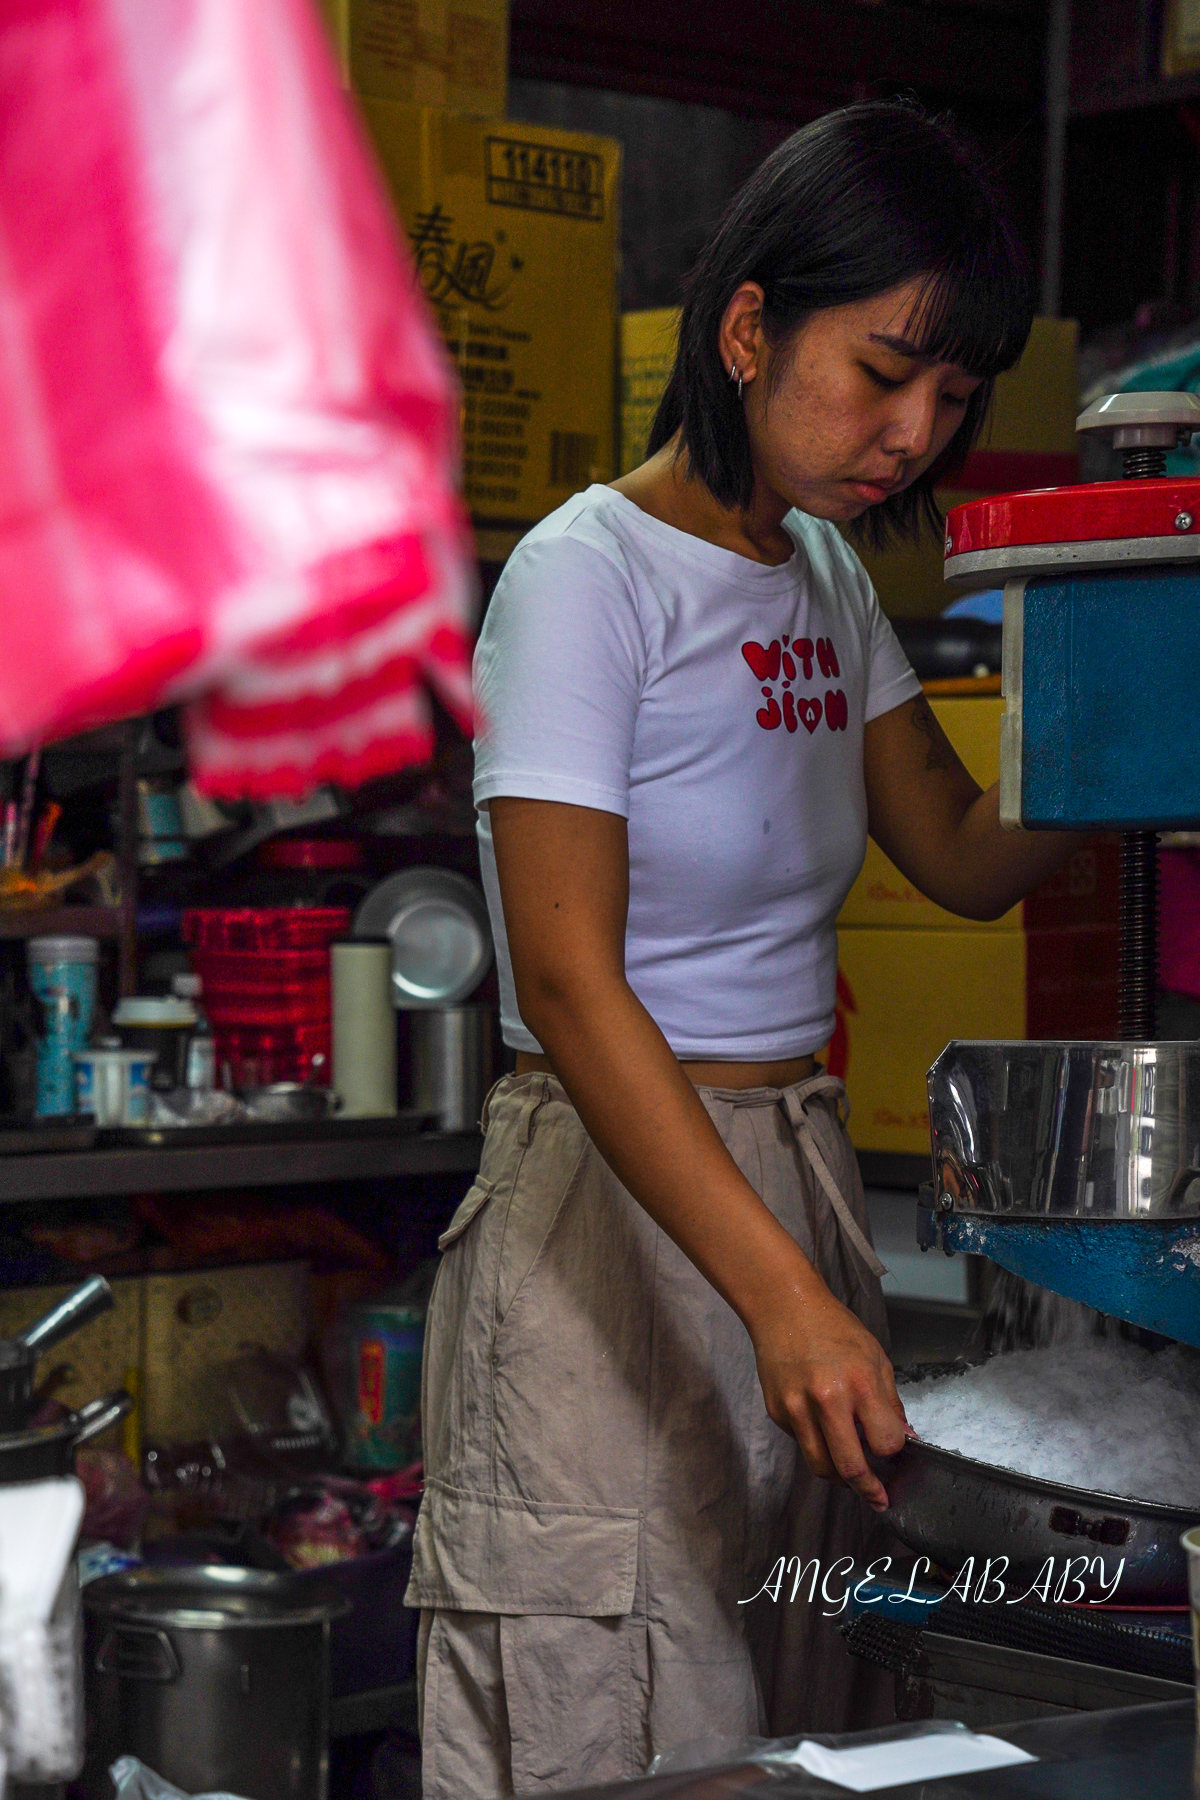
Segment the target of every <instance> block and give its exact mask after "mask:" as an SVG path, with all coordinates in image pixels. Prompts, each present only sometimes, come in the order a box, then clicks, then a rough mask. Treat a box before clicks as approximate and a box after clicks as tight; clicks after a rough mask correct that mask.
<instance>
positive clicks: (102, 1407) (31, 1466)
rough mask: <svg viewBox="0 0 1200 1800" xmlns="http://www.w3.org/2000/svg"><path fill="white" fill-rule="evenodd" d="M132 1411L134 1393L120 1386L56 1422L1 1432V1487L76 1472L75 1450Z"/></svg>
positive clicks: (44, 1479)
mask: <svg viewBox="0 0 1200 1800" xmlns="http://www.w3.org/2000/svg"><path fill="white" fill-rule="evenodd" d="M132 1410H133V1396H132V1395H131V1394H128V1393H126V1391H125V1389H124V1388H117V1389H116V1391H115V1392H114V1393H111V1394H108V1395H106V1396H105V1398H104V1399H103V1400H89V1401H88V1403H87V1405H86V1406H81V1407H80V1408H79V1410H78V1411H77V1412H70V1413H67V1415H66V1417H65V1418H62V1419H57V1420H56V1421H55V1423H54V1424H53V1425H39V1426H35V1427H33V1428H31V1429H30V1430H28V1431H9V1432H5V1433H4V1434H3V1435H0V1486H3V1485H5V1484H7V1483H8V1482H10V1481H47V1480H49V1479H50V1478H51V1477H53V1476H57V1475H73V1474H74V1473H75V1452H76V1450H78V1449H79V1447H80V1445H81V1444H86V1443H89V1442H90V1441H91V1439H92V1438H95V1437H99V1436H100V1434H101V1432H103V1431H107V1430H108V1429H109V1428H110V1427H111V1426H113V1425H115V1424H116V1423H117V1422H118V1420H120V1419H123V1418H124V1417H125V1415H126V1413H128V1412H132Z"/></svg>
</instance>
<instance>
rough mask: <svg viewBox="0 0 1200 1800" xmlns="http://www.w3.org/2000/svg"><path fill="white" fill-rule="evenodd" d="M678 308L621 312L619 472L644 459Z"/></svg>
mask: <svg viewBox="0 0 1200 1800" xmlns="http://www.w3.org/2000/svg"><path fill="white" fill-rule="evenodd" d="M678 330H679V309H678V307H675V306H663V307H659V308H657V309H656V310H655V311H653V312H627V313H622V314H621V473H622V475H628V473H629V471H630V470H631V469H636V468H637V467H638V466H639V465H640V464H641V463H644V462H645V460H646V440H647V439H648V438H649V436H650V427H651V425H652V424H653V423H654V415H655V413H656V412H657V411H658V403H659V401H660V400H661V399H662V394H663V389H664V388H665V387H666V385H667V381H668V379H669V377H670V374H671V368H672V365H673V364H674V361H675V342H676V335H677V333H678Z"/></svg>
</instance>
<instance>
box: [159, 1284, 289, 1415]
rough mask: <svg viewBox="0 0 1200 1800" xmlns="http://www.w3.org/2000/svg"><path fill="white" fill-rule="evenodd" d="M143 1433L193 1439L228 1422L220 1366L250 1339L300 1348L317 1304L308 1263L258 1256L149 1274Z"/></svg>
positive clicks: (282, 1348) (283, 1351)
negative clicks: (234, 1264)
mask: <svg viewBox="0 0 1200 1800" xmlns="http://www.w3.org/2000/svg"><path fill="white" fill-rule="evenodd" d="M144 1283H145V1298H144V1302H143V1317H144V1326H143V1331H144V1336H143V1347H142V1394H141V1428H142V1435H143V1437H145V1438H148V1439H157V1440H159V1441H162V1440H167V1439H173V1440H175V1441H179V1442H187V1441H188V1440H189V1439H192V1438H199V1437H204V1436H206V1435H208V1434H209V1433H210V1432H217V1431H220V1430H222V1429H223V1427H224V1424H225V1404H224V1396H223V1394H222V1392H221V1387H220V1383H219V1381H217V1380H215V1379H214V1377H213V1370H214V1368H215V1367H216V1366H217V1365H218V1364H220V1363H224V1362H228V1361H230V1360H231V1359H232V1358H233V1357H235V1356H236V1355H237V1354H238V1352H239V1350H240V1349H241V1347H242V1345H243V1344H262V1345H264V1346H265V1348H266V1349H268V1350H273V1351H275V1352H276V1354H277V1355H279V1356H297V1357H298V1356H301V1355H302V1354H303V1352H304V1348H305V1345H306V1344H307V1343H308V1338H309V1332H310V1327H311V1305H310V1299H309V1289H308V1265H307V1263H303V1262H289V1263H253V1264H248V1265H246V1266H245V1267H244V1268H236V1269H198V1270H194V1271H192V1272H190V1273H188V1274H183V1275H175V1274H173V1275H147V1276H146V1277H145V1278H144Z"/></svg>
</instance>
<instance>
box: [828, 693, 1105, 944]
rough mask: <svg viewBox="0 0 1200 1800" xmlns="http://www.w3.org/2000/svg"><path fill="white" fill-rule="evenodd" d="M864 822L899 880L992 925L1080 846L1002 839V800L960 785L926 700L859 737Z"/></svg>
mask: <svg viewBox="0 0 1200 1800" xmlns="http://www.w3.org/2000/svg"><path fill="white" fill-rule="evenodd" d="M863 768H864V773H865V776H866V784H867V822H868V826H869V829H870V833H871V836H872V837H873V838H874V839H875V842H876V843H877V844H878V845H879V848H880V849H881V850H882V851H883V852H884V854H885V855H886V856H890V857H891V859H892V861H893V862H894V863H895V865H896V867H897V868H898V869H899V870H900V872H901V874H902V875H906V876H907V877H908V879H909V881H911V882H912V884H913V886H914V887H916V888H919V889H920V891H921V892H922V893H923V894H924V895H926V897H927V898H928V899H930V900H933V901H935V902H936V903H937V905H938V906H944V907H945V908H946V910H947V911H948V912H952V913H958V914H959V915H960V916H961V917H963V918H966V919H998V918H999V917H1000V915H1001V913H1005V912H1007V911H1008V909H1009V907H1010V906H1014V905H1015V904H1016V902H1017V901H1018V900H1019V899H1021V897H1022V895H1024V894H1027V893H1028V892H1029V890H1030V888H1035V887H1037V885H1038V883H1039V882H1042V881H1045V880H1046V878H1047V876H1049V875H1052V874H1053V873H1054V871H1055V869H1057V868H1058V867H1059V866H1060V864H1062V863H1064V862H1065V861H1066V859H1067V857H1068V856H1070V854H1071V852H1072V850H1075V849H1078V847H1079V845H1080V842H1081V841H1082V840H1081V838H1080V836H1079V834H1078V833H1077V832H1070V831H1005V830H1002V829H1001V825H1000V790H999V788H998V787H990V788H989V789H988V790H987V792H986V793H983V792H982V791H981V789H980V788H979V787H978V785H977V784H976V782H975V781H973V780H972V778H971V776H970V775H968V773H967V771H966V769H964V767H963V765H962V763H961V762H960V761H959V758H958V754H957V752H956V751H955V749H954V746H953V745H952V744H951V742H950V740H949V738H948V737H947V736H946V734H945V732H944V731H943V730H942V728H941V726H940V725H939V724H938V721H937V719H936V717H935V716H934V711H933V708H932V707H931V706H930V704H929V702H928V700H927V699H926V698H925V696H924V694H918V695H917V698H916V699H915V700H907V701H905V703H904V705H903V706H897V707H893V709H892V711H891V712H886V713H883V714H881V715H880V717H879V718H877V719H872V720H871V721H870V723H869V724H868V725H867V726H866V729H865V732H864V736H863Z"/></svg>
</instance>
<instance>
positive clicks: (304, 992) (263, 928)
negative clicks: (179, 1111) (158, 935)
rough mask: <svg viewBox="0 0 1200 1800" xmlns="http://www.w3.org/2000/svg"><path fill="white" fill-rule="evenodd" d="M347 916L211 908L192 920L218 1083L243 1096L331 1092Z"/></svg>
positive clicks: (189, 928)
mask: <svg viewBox="0 0 1200 1800" xmlns="http://www.w3.org/2000/svg"><path fill="white" fill-rule="evenodd" d="M349 923H350V914H349V911H348V909H347V908H345V907H341V906H308V907H211V908H210V907H205V908H194V909H192V910H190V911H188V912H185V913H184V915H183V938H184V942H185V943H186V944H187V946H188V952H189V956H190V958H191V962H192V965H193V967H194V969H195V971H196V973H197V975H199V976H200V979H201V981H202V982H203V985H204V1005H205V1012H206V1014H207V1016H208V1021H209V1024H210V1026H211V1027H212V1032H213V1037H214V1040H215V1045H216V1064H217V1070H218V1074H219V1076H221V1077H222V1078H223V1079H224V1080H225V1082H226V1085H229V1086H232V1087H235V1088H247V1087H252V1088H258V1087H265V1086H268V1085H270V1084H272V1083H275V1082H280V1081H298V1082H309V1081H317V1082H318V1083H321V1084H324V1082H325V1080H326V1079H327V1076H328V1071H329V1066H330V1054H331V1049H332V1016H333V1009H332V997H331V991H330V980H329V947H330V945H331V944H332V942H333V940H334V939H335V938H336V937H338V936H340V935H341V934H342V933H343V932H344V931H345V930H346V929H347V927H348V926H349Z"/></svg>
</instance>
